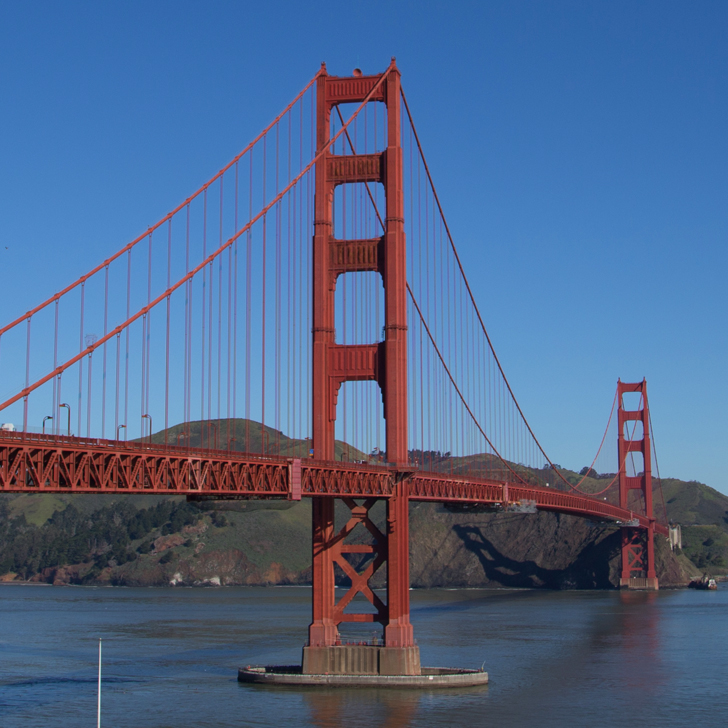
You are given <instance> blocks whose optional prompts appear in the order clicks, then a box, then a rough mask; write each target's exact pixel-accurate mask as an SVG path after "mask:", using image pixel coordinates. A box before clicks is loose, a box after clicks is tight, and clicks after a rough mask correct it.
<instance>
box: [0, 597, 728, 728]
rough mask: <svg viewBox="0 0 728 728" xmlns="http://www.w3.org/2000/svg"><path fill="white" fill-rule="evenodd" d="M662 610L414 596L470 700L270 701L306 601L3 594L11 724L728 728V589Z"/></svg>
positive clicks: (398, 694) (430, 642) (664, 604)
mask: <svg viewBox="0 0 728 728" xmlns="http://www.w3.org/2000/svg"><path fill="white" fill-rule="evenodd" d="M720 586H721V588H720V589H719V590H718V592H695V591H663V592H660V593H657V594H642V593H616V592H609V593H607V592H540V591H481V590H467V591H445V590H432V591H414V592H412V621H413V623H414V625H415V635H416V637H417V638H418V642H419V644H420V649H421V653H422V662H423V664H425V665H446V666H449V665H452V666H458V667H480V666H481V665H482V664H483V663H485V667H486V669H487V670H488V671H489V673H490V677H491V683H490V685H489V686H488V687H485V688H471V689H466V690H458V691H442V692H438V691H425V692H414V691H405V690H348V689H338V690H336V689H327V690H322V689H292V688H261V687H256V686H245V685H239V684H238V683H237V681H236V676H237V668H238V666H239V665H243V664H266V663H268V664H271V663H278V664H290V663H292V662H294V663H296V662H300V645H301V644H302V642H303V639H304V637H305V634H306V627H307V624H308V620H309V613H310V606H309V604H310V591H309V590H308V589H305V588H273V589H259V588H226V589H122V588H107V589H98V588H81V587H78V588H75V587H41V586H14V585H11V586H3V587H0V625H1V629H0V725H2V726H3V728H15V726H23V728H34V727H35V726H43V727H44V728H46V727H48V726H63V727H64V728H66V727H67V728H79V727H80V726H89V727H91V726H95V725H96V659H97V649H98V638H99V637H102V638H103V640H104V641H103V655H104V681H103V689H102V695H103V697H102V725H103V726H107V727H108V728H123V727H124V726H130V727H132V726H133V727H134V728H137V727H141V726H155V727H156V726H160V727H161V726H170V727H174V728H188V727H189V728H192V727H193V726H194V727H195V728H202V727H205V726H281V725H302V726H341V725H344V726H362V727H364V726H366V727H367V728H372V726H397V727H398V728H399V727H406V726H441V725H443V726H444V725H465V726H490V725H492V726H535V725H538V726H560V727H561V726H616V725H640V724H641V725H659V726H661V727H665V726H686V725H690V726H721V727H722V726H726V725H728V589H727V588H726V585H724V584H721V585H720Z"/></svg>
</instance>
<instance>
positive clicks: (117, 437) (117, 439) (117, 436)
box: [116, 425, 126, 442]
mask: <svg viewBox="0 0 728 728" xmlns="http://www.w3.org/2000/svg"><path fill="white" fill-rule="evenodd" d="M122 427H123V428H124V440H126V425H119V426H118V427H117V428H116V441H117V442H118V441H119V440H120V439H121V438H120V437H119V430H120V429H121V428H122Z"/></svg>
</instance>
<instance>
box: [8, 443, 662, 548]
mask: <svg viewBox="0 0 728 728" xmlns="http://www.w3.org/2000/svg"><path fill="white" fill-rule="evenodd" d="M402 478H405V479H407V481H408V484H409V497H410V499H411V500H413V501H434V502H438V503H463V504H466V503H467V504H482V505H493V506H494V507H498V506H501V507H507V506H509V505H511V504H517V503H524V502H529V501H530V502H533V503H535V505H536V508H538V509H540V510H544V511H555V512H558V513H568V514H570V515H575V516H583V517H586V518H593V519H598V520H605V521H614V522H619V523H621V524H626V523H630V522H634V521H635V520H636V521H637V522H639V525H640V527H642V528H647V526H648V525H649V519H648V518H646V517H645V516H642V515H638V514H633V513H632V512H631V511H628V510H626V509H624V508H619V507H618V506H615V505H612V504H611V503H607V502H606V501H604V500H599V499H597V498H592V497H589V496H587V495H579V494H576V493H567V492H564V491H560V490H557V489H554V488H542V487H538V486H530V485H528V486H527V485H522V484H514V483H506V482H502V481H493V480H485V479H479V478H469V477H468V478H463V477H455V476H451V475H448V474H443V473H431V472H422V471H417V470H413V471H402V470H401V469H396V468H392V467H387V466H375V465H359V464H353V463H346V462H338V461H336V462H322V461H316V460H310V459H303V460H299V459H294V458H289V457H276V456H265V455H257V454H249V453H239V452H229V451H227V450H205V449H199V448H188V447H185V446H177V445H156V444H151V443H143V442H121V441H118V440H101V439H89V438H82V437H72V436H70V437H69V436H63V435H60V436H59V435H39V434H33V433H26V432H4V431H0V492H4V493H129V494H133V493H145V494H151V493H156V494H160V493H165V494H167V495H186V496H191V495H193V496H223V497H232V498H235V497H237V498H282V499H288V500H299V499H300V498H301V497H317V496H333V497H339V498H388V497H390V496H391V495H392V494H393V490H394V485H395V483H396V482H397V481H398V480H399V479H402ZM635 525H636V524H635ZM654 528H655V532H656V533H659V534H661V535H663V536H667V528H666V527H665V526H663V525H662V524H659V523H655V526H654Z"/></svg>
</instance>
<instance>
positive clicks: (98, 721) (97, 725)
mask: <svg viewBox="0 0 728 728" xmlns="http://www.w3.org/2000/svg"><path fill="white" fill-rule="evenodd" d="M98 694H99V698H98V704H97V712H96V728H101V638H100V637H99V689H98Z"/></svg>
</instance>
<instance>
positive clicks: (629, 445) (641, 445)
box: [617, 379, 659, 590]
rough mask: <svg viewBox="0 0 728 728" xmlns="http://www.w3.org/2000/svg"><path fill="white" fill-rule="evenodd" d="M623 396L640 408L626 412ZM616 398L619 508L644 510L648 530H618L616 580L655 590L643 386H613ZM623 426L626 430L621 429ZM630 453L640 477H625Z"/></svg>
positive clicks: (647, 420)
mask: <svg viewBox="0 0 728 728" xmlns="http://www.w3.org/2000/svg"><path fill="white" fill-rule="evenodd" d="M627 392H636V393H639V394H640V395H641V397H640V408H639V409H636V410H626V409H625V408H624V397H623V395H624V394H625V393H627ZM617 396H618V398H619V416H618V425H619V435H618V438H617V449H618V455H619V505H620V507H622V508H625V509H628V510H631V511H633V512H636V513H638V512H639V511H638V510H637V509H636V508H635V506H636V505H638V506H641V508H640V510H641V509H644V510H643V512H642V514H640V515H644V516H646V517H647V518H648V519H649V526H648V527H647V528H642V527H639V526H636V525H626V526H622V529H621V532H622V571H621V576H620V580H619V585H620V587H623V588H628V589H655V590H656V589H658V588H659V584H658V581H657V573H656V572H655V547H654V536H655V519H654V515H653V510H652V449H651V446H650V410H649V405H648V403H647V382H646V381H645V380H644V379H643V380H642V381H641V382H637V383H634V384H629V383H626V382H622V381H618V382H617ZM630 422H640V423H641V424H642V437H640V438H636V437H634V435H633V431H630V432H625V430H626V429H627V430H628V429H629V423H630ZM625 426H626V427H625ZM630 453H640V454H641V455H642V459H643V464H644V465H643V469H642V472H641V473H635V474H634V475H627V468H628V465H629V463H628V459H629V457H630ZM632 490H639V491H641V493H642V503H641V504H635V503H634V502H632V503H630V499H629V494H630V492H631V491H632Z"/></svg>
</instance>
